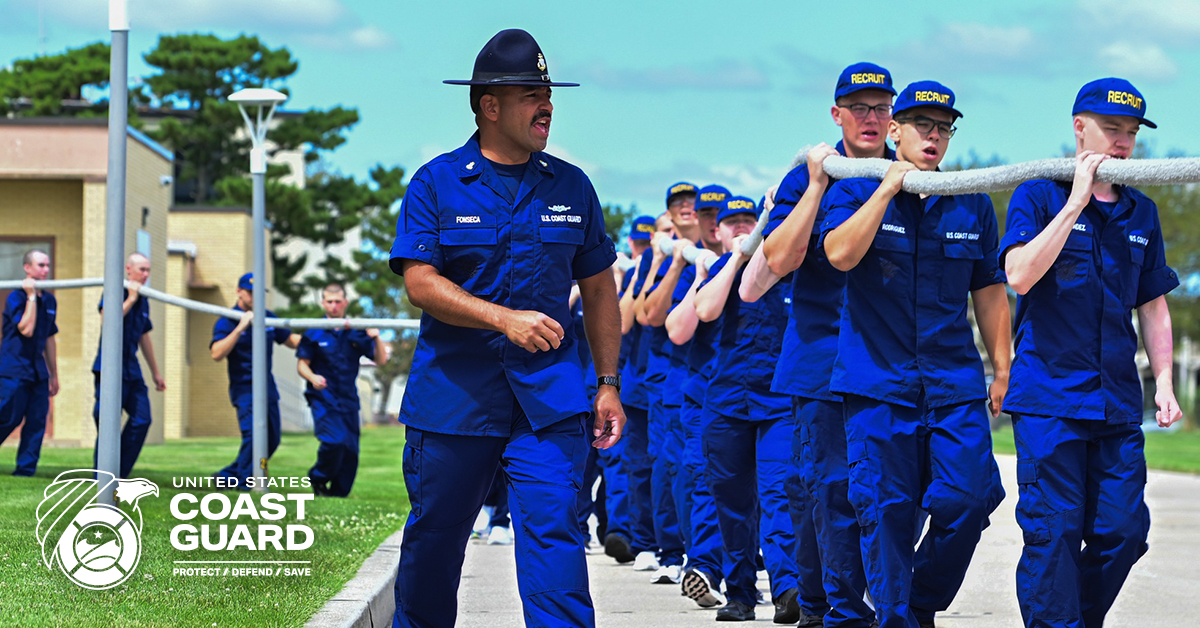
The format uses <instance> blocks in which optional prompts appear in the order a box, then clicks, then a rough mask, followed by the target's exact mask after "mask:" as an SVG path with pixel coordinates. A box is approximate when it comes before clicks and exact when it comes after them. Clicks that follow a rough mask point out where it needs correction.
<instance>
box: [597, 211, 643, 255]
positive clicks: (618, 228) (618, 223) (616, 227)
mask: <svg viewBox="0 0 1200 628" xmlns="http://www.w3.org/2000/svg"><path fill="white" fill-rule="evenodd" d="M600 211H601V212H602V213H603V214H604V232H605V233H607V234H608V237H610V238H612V241H613V243H615V244H616V245H617V248H618V249H619V248H622V246H621V243H622V242H624V241H625V239H624V231H625V229H626V226H627V225H629V224H631V223H633V219H634V218H636V217H637V215H638V210H637V205H630V206H629V207H621V206H620V205H601V206H600Z"/></svg>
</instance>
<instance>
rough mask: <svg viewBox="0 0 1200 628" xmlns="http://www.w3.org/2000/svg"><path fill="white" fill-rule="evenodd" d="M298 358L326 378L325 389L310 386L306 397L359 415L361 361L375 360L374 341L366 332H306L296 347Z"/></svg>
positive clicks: (362, 330)
mask: <svg viewBox="0 0 1200 628" xmlns="http://www.w3.org/2000/svg"><path fill="white" fill-rule="evenodd" d="M296 357H297V358H298V359H301V360H308V361H309V366H310V367H311V368H312V371H313V373H316V374H317V375H320V376H321V377H324V378H325V389H324V390H317V389H315V388H313V385H312V384H311V383H310V384H308V386H307V387H306V390H305V393H304V396H305V397H307V398H308V401H309V403H310V404H311V403H313V402H316V403H321V404H324V405H325V406H327V407H329V408H330V409H332V410H334V411H337V412H341V413H344V414H358V409H359V403H358V386H356V385H355V382H356V381H357V380H358V365H359V359H360V358H367V359H373V358H374V357H375V341H374V340H372V339H371V337H370V336H368V335H367V330H365V329H307V330H305V331H304V335H303V336H301V337H300V345H299V346H297V347H296Z"/></svg>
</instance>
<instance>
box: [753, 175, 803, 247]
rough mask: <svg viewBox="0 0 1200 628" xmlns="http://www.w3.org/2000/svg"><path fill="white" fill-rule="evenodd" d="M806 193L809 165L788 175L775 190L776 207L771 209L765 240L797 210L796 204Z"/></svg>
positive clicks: (765, 229) (764, 230) (764, 229)
mask: <svg viewBox="0 0 1200 628" xmlns="http://www.w3.org/2000/svg"><path fill="white" fill-rule="evenodd" d="M806 191H808V165H807V164H801V165H799V166H797V167H795V168H793V169H792V171H791V172H789V173H787V175H786V176H785V177H783V181H782V182H780V184H779V188H778V189H777V190H775V198H774V199H773V201H774V203H775V206H774V207H772V208H771V214H770V216H768V217H767V226H766V227H763V237H764V238H765V237H767V236H769V235H771V233H772V232H774V231H775V230H776V229H778V228H779V225H781V224H783V221H784V220H786V219H787V217H788V215H789V214H791V213H792V210H794V209H795V208H796V204H797V203H799V202H800V199H801V198H803V197H804V193H805V192H806Z"/></svg>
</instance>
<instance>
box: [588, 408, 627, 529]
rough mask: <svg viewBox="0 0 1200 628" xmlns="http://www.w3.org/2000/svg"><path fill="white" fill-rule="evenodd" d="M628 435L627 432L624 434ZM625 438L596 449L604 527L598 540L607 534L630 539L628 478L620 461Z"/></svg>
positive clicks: (623, 450) (623, 453)
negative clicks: (609, 445) (614, 443)
mask: <svg viewBox="0 0 1200 628" xmlns="http://www.w3.org/2000/svg"><path fill="white" fill-rule="evenodd" d="M626 433H627V434H628V432H626ZM627 442H628V441H627V440H626V438H624V437H623V438H621V440H619V441H617V444H616V445H613V446H612V447H609V448H608V449H597V450H596V451H597V453H598V454H599V456H600V469H601V471H600V473H601V476H603V481H602V482H601V483H600V490H601V492H603V494H604V500H603V501H604V513H605V515H606V517H605V521H604V522H605V526H604V530H602V531H601V533H602V535H603V536H601V538H600V540H601V541H602V542H603V541H604V536H607V535H609V534H614V533H615V534H620V535H622V536H624V537H625V538H626V539H629V538H632V535H631V534H630V532H629V477H628V476H626V475H625V467H624V465H622V464H621V460H622V458H623V456H624V455H625V444H626V443H627Z"/></svg>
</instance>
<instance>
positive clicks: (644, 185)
mask: <svg viewBox="0 0 1200 628" xmlns="http://www.w3.org/2000/svg"><path fill="white" fill-rule="evenodd" d="M39 5H40V6H41V10H42V13H43V15H44V22H45V32H46V41H45V48H46V50H47V51H48V52H55V51H60V50H62V49H64V48H67V47H74V46H79V45H83V44H85V43H88V42H92V41H97V40H101V39H107V37H108V31H107V28H108V26H107V2H105V1H104V0H40V2H39V0H0V15H4V19H3V20H2V21H0V64H7V63H8V62H10V61H11V60H13V59H16V58H21V57H26V56H30V55H32V54H35V53H36V52H37V51H38V50H39V42H38V32H39V28H38V14H39ZM130 14H131V16H132V17H131V21H132V25H133V26H132V31H131V33H132V34H131V37H132V45H131V49H132V50H133V51H134V53H135V55H134V57H133V58H132V59H131V72H130V73H131V75H134V76H136V75H139V74H143V73H144V72H145V70H146V67H145V65H144V64H143V63H141V61H140V55H141V54H142V53H144V52H146V51H148V50H150V49H151V48H152V47H153V45H154V42H155V41H156V39H157V37H158V35H159V34H160V33H177V32H214V33H217V34H219V35H222V36H232V35H235V34H238V33H242V32H244V33H250V34H257V35H259V36H260V37H262V38H263V39H264V40H265V41H266V42H267V43H268V44H269V45H271V46H281V45H283V46H287V47H288V48H289V49H291V51H292V53H293V54H294V55H295V56H296V57H297V58H298V59H299V61H300V71H299V72H298V73H297V75H296V76H295V77H294V78H293V79H292V80H291V81H289V83H288V86H289V87H290V89H291V92H292V94H293V98H292V100H291V101H290V102H289V103H288V108H290V109H303V108H308V107H330V106H333V105H337V104H342V105H347V106H354V107H358V108H359V111H360V113H361V114H362V122H361V123H360V124H359V125H358V126H357V127H356V128H355V129H354V130H353V131H352V132H351V133H350V135H349V142H348V143H347V144H346V145H345V146H344V147H342V148H341V149H339V150H338V151H336V152H335V153H333V155H332V156H331V157H330V158H329V160H328V161H329V163H330V164H331V165H332V166H333V167H335V168H337V169H339V170H341V171H343V172H346V173H351V174H355V175H360V176H365V174H366V172H367V171H368V169H369V168H370V167H371V166H372V165H374V164H376V163H383V164H387V165H393V164H399V165H403V166H404V167H405V168H406V169H407V170H408V171H409V172H410V173H411V172H412V171H414V170H415V169H416V168H417V167H418V166H419V165H420V164H422V163H424V162H425V161H427V160H428V159H430V158H432V157H433V156H435V155H437V154H438V153H440V152H443V151H446V150H449V149H452V148H454V147H456V146H458V145H460V144H461V143H462V142H463V141H464V140H465V139H466V138H467V137H468V136H469V135H470V133H471V132H472V130H473V128H474V125H473V122H472V117H471V114H470V109H469V107H468V103H467V90H466V88H463V87H452V86H445V85H442V84H441V80H442V79H446V78H467V77H469V75H470V73H471V65H472V63H473V62H474V59H475V55H476V53H477V52H478V51H479V49H480V47H481V46H482V45H483V43H484V42H486V41H487V40H488V38H490V37H491V36H492V35H493V34H494V33H495V32H496V31H497V30H500V29H502V28H510V27H519V28H525V29H526V30H528V31H530V32H531V33H533V35H534V36H535V37H536V38H537V40H538V42H539V43H540V44H541V47H542V50H543V51H544V52H545V55H546V58H547V61H548V63H549V69H550V73H551V76H552V77H553V78H555V79H557V80H570V81H577V82H580V83H583V87H580V88H575V89H567V88H562V89H558V90H556V91H555V95H554V102H555V107H556V110H555V116H554V117H555V120H554V127H553V129H552V131H551V137H550V144H551V147H550V151H551V152H552V153H554V154H557V155H559V156H560V157H564V158H566V159H568V160H570V161H573V162H575V163H576V164H578V165H580V166H582V167H583V168H584V169H585V170H586V171H587V172H588V173H589V174H590V175H591V177H592V179H593V181H594V182H595V184H596V188H597V190H598V192H599V194H600V197H601V200H603V201H604V202H612V203H618V204H622V205H628V204H630V203H636V204H637V205H638V207H639V208H640V209H641V210H642V211H643V212H646V213H649V212H653V211H658V210H660V209H661V207H662V198H663V192H664V191H665V188H666V186H667V185H669V184H670V183H672V182H675V181H678V180H690V181H694V182H696V183H699V184H704V183H710V182H711V183H722V184H724V185H727V186H728V187H730V188H731V189H732V190H734V191H735V192H736V193H739V194H746V195H752V196H755V197H757V196H758V195H759V194H761V193H762V191H763V190H764V189H765V188H766V187H767V186H769V185H771V184H773V183H775V182H777V181H778V179H779V178H780V177H781V176H782V175H783V173H784V172H785V171H786V168H787V166H788V164H789V163H790V161H791V159H792V157H793V155H794V154H795V152H796V150H797V149H798V148H800V147H801V146H802V145H805V144H810V143H815V142H819V141H834V140H836V139H838V137H839V136H838V133H837V130H838V129H837V127H835V126H834V125H833V123H832V122H831V120H830V118H829V113H828V112H829V106H830V104H831V101H832V93H833V86H834V82H835V80H836V78H837V74H838V72H839V71H840V70H841V69H842V68H843V67H845V66H846V65H848V64H850V63H852V62H855V61H860V60H867V61H873V62H876V63H880V64H882V65H884V66H885V67H887V68H889V69H890V70H891V72H892V75H893V77H894V78H895V81H896V83H897V84H898V85H903V84H906V83H908V82H911V81H914V80H920V79H935V80H939V81H941V82H943V83H945V84H946V85H948V86H950V87H951V88H952V89H954V90H955V92H956V93H957V96H958V108H959V109H960V110H962V111H963V112H964V114H965V117H964V119H963V120H962V121H960V122H959V124H958V126H959V132H958V134H957V135H956V136H955V137H954V140H953V141H952V142H951V145H950V152H949V157H948V158H949V159H950V160H954V159H955V158H957V157H959V156H965V155H967V154H968V152H969V151H971V150H974V151H975V152H976V153H978V154H979V155H981V156H983V157H989V156H991V155H993V154H994V155H998V156H999V157H1001V158H1002V159H1004V160H1007V161H1009V162H1012V161H1022V160H1026V159H1036V158H1042V157H1047V156H1056V155H1058V154H1059V153H1060V152H1061V149H1062V147H1063V146H1064V145H1066V144H1067V143H1069V142H1070V141H1071V137H1070V128H1069V124H1070V107H1071V103H1072V101H1073V99H1074V96H1075V92H1076V91H1077V90H1078V88H1079V86H1080V85H1082V84H1083V83H1084V82H1086V81H1088V80H1091V79H1094V78H1098V77H1102V76H1110V75H1117V76H1123V77H1126V78H1129V79H1130V80H1132V81H1133V82H1134V83H1135V85H1137V86H1138V88H1139V89H1140V90H1141V91H1142V92H1143V94H1144V95H1145V97H1146V101H1147V105H1148V110H1147V116H1148V117H1149V118H1150V119H1152V120H1154V121H1155V122H1157V123H1158V125H1159V129H1158V130H1157V131H1155V130H1149V129H1147V130H1145V131H1143V133H1142V135H1141V137H1142V138H1145V139H1148V140H1149V141H1150V142H1151V145H1152V147H1153V148H1154V150H1155V152H1156V153H1158V154H1160V155H1161V154H1163V153H1165V152H1167V151H1170V150H1184V151H1187V152H1188V153H1189V154H1196V152H1197V151H1196V150H1195V149H1193V147H1192V146H1191V144H1190V142H1188V141H1187V140H1186V139H1185V138H1188V137H1194V136H1195V135H1196V134H1197V131H1200V126H1198V125H1197V122H1196V121H1197V119H1198V118H1197V115H1196V114H1195V113H1194V112H1193V110H1194V109H1196V107H1197V104H1198V103H1200V83H1198V81H1197V78H1196V75H1195V73H1194V71H1192V72H1189V71H1188V70H1187V69H1186V68H1189V67H1191V68H1193V69H1194V68H1196V67H1200V0H1163V1H1156V2H1152V3H1135V2H1132V1H1130V0H1125V1H1121V0H1084V1H1074V0H1063V1H1058V2H1048V1H1045V0H1041V1H1027V0H1009V1H1008V2H1004V3H983V2H932V1H930V2H897V1H892V2H876V1H873V0H866V1H859V2H852V3H816V2H797V1H793V2H752V1H743V2H711V1H705V0H696V1H693V2H688V3H682V2H672V3H667V2H650V1H645V0H643V1H641V2H631V1H625V0H610V1H608V2H603V3H559V2H537V3H533V2H523V1H518V0H507V1H504V2H496V1H494V0H493V1H491V2H480V1H478V0H460V1H458V2H453V3H442V2H439V3H434V2H395V1H384V0H353V1H351V0H258V1H254V0H250V1H246V0H180V1H179V2H162V0H131V1H130Z"/></svg>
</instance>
